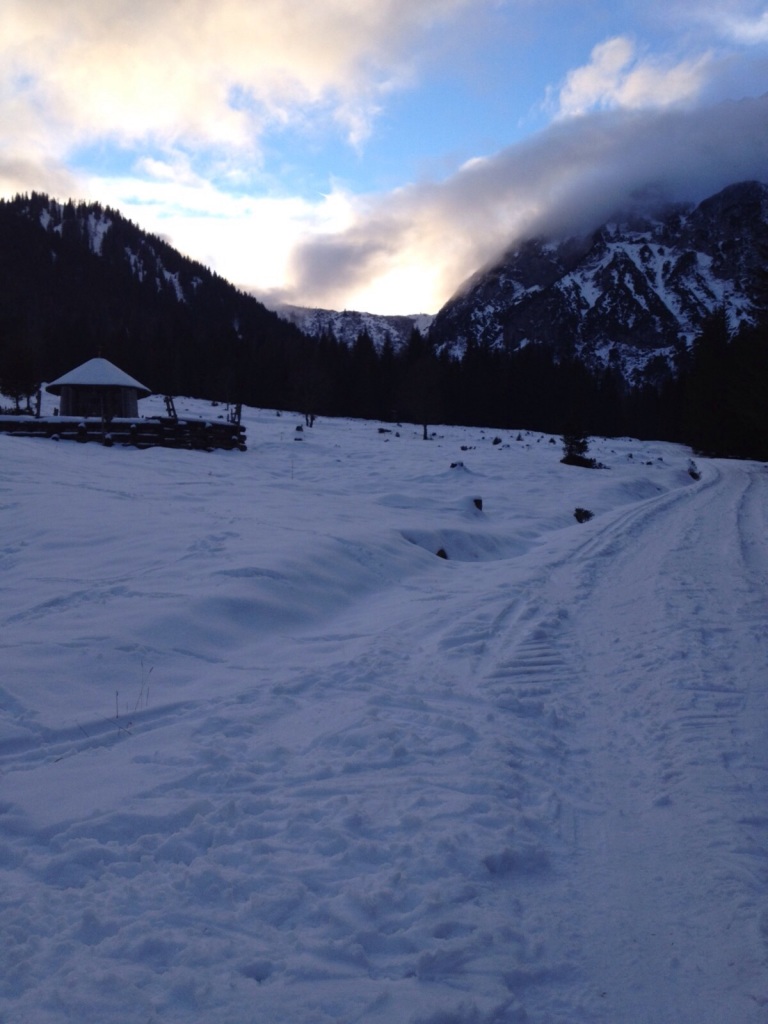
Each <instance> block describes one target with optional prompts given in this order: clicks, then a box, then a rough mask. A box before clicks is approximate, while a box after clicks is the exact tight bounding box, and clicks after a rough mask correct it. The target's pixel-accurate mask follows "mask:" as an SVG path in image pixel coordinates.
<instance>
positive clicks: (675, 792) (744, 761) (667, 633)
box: [571, 463, 768, 1024]
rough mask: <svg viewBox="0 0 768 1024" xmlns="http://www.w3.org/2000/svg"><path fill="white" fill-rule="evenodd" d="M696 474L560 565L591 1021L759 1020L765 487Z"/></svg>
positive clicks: (766, 651)
mask: <svg viewBox="0 0 768 1024" xmlns="http://www.w3.org/2000/svg"><path fill="white" fill-rule="evenodd" d="M709 472H710V473H711V474H712V476H711V477H710V479H708V480H706V482H703V483H702V484H701V485H700V486H699V487H698V488H696V489H692V490H688V491H684V492H682V493H680V494H676V495H673V496H671V498H670V497H664V498H661V499H659V500H658V502H656V503H655V505H654V504H651V505H650V506H646V508H644V509H643V510H642V512H641V514H640V515H637V514H636V513H633V512H629V513H626V514H623V515H620V516H619V517H618V523H617V525H616V526H615V527H613V528H611V529H608V530H602V531H601V532H600V534H599V535H598V537H597V538H596V540H595V542H594V545H593V546H591V547H589V548H588V550H587V551H585V552H583V553H582V555H581V556H580V557H581V558H583V559H584V560H583V564H581V565H578V562H577V563H576V566H574V567H573V568H576V569H577V572H576V574H575V575H576V577H577V578H576V586H575V590H574V594H573V600H574V603H575V606H576V609H577V610H576V613H575V616H574V618H575V623H574V626H575V632H576V633H577V634H578V637H579V646H580V648H581V655H582V659H583V666H584V687H585V689H584V710H585V719H584V720H583V723H582V725H583V726H584V727H586V728H588V734H589V739H590V744H589V748H588V749H587V750H585V753H584V755H583V756H582V757H581V758H579V757H575V758H574V759H573V760H574V763H573V764H572V772H573V776H574V781H575V782H579V783H582V784H583V789H584V794H585V797H586V799H587V800H588V801H589V805H590V807H591V808H592V809H593V810H594V813H589V810H588V811H587V813H583V812H582V813H579V812H578V811H576V813H575V816H574V829H575V845H576V849H577V851H578V853H579V857H578V858H577V861H576V863H575V866H576V868H577V871H576V872H575V874H574V877H573V879H572V880H571V881H572V882H573V884H574V885H575V887H576V889H577V890H580V891H582V892H584V891H589V892H590V901H589V904H590V905H589V906H587V907H584V908H582V909H583V910H586V914H585V917H584V920H583V921H581V922H571V924H572V925H573V926H574V929H575V935H576V936H577V941H578V943H579V945H580V946H581V948H583V949H589V950H591V951H592V952H591V957H590V961H591V962H590V971H591V976H590V977H589V978H588V979H586V980H587V982H588V986H589V990H590V992H591V994H592V995H593V996H594V994H595V993H597V994H598V995H599V997H600V999H602V1000H603V1002H604V1004H605V1006H604V1010H603V1013H602V1014H599V1013H597V1012H596V1013H595V1017H594V1019H597V1020H605V1021H613V1020H621V1021H638V1022H639V1021H640V1020H644V1021H649V1022H650V1021H657V1022H659V1024H661V1022H664V1021H670V1020H674V1021H683V1020H686V1021H687V1020H690V1021H700V1022H712V1024H716V1022H718V1021H723V1020H729V1021H740V1022H746V1021H755V1022H758V1021H763V1020H765V1019H766V1013H767V1012H768V991H766V987H765V982H766V979H765V959H766V941H767V940H768V935H766V934H765V925H766V922H768V914H766V911H767V910H768V892H766V881H767V880H768V873H767V870H768V813H766V812H767V811H768V774H767V770H768V751H767V750H766V745H765V741H766V735H768V685H766V684H768V644H767V642H766V611H767V608H768V605H767V604H766V580H767V579H768V558H766V548H765V545H763V544H762V543H761V542H760V538H764V537H765V536H766V526H767V525H768V479H766V475H765V473H764V472H760V473H755V472H754V470H750V469H748V468H746V467H744V466H741V465H739V464H735V463H734V464H728V463H720V464H718V466H717V468H714V467H709ZM617 613H618V616H617ZM605 622H610V623H611V624H612V626H611V628H610V629H605V628H604V626H603V624H604V623H605ZM617 627H618V628H617ZM579 762H581V763H579ZM595 878H597V879H600V885H599V886H598V887H597V889H595V886H594V879H595ZM578 906H579V901H578V900H576V907H577V908H578ZM600 990H602V991H600ZM591 1005H599V1004H595V1003H592V1004H591ZM589 1019H592V1018H591V1017H590V1018H589Z"/></svg>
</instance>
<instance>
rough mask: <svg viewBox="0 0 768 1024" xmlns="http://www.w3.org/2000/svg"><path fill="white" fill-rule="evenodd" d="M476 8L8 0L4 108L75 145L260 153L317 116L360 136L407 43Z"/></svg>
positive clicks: (403, 60) (403, 62)
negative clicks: (284, 128) (302, 115)
mask: <svg viewBox="0 0 768 1024" xmlns="http://www.w3.org/2000/svg"><path fill="white" fill-rule="evenodd" d="M468 2H470V0H421V2H420V3H419V4H413V3H411V2H409V0H357V2H355V3H354V4H350V3H348V2H347V0H323V2H317V0H258V2H255V0H219V2H217V3H216V4H211V3H209V2H207V0H183V2H181V3H172V4H171V3H157V2H156V0H135V2H133V3H131V4H125V3H117V2H104V0H80V2H78V3H77V4H75V5H72V4H62V3H60V2H59V0H5V3H4V10H3V15H2V20H3V26H4V30H3V32H2V33H0V66H2V67H4V68H5V72H4V73H3V77H4V88H3V90H2V93H0V95H2V97H3V100H2V107H0V113H3V114H4V115H5V117H7V116H8V114H9V113H13V111H9V108H8V104H10V103H17V104H18V103H21V104H22V105H23V106H24V108H25V109H26V111H30V112H34V111H35V110H40V109H45V111H46V120H47V123H48V124H49V126H53V127H54V128H56V127H58V128H59V129H63V130H65V131H66V133H67V137H68V140H69V141H70V142H75V143H76V142H83V141H84V140H87V139H91V138H94V137H99V138H100V137H107V138H110V139H113V140H119V141H121V142H123V143H126V144H131V143H134V142H136V141H137V140H147V139H150V140H153V141H154V142H155V144H161V145H164V146H167V147H174V146H178V145H183V146H187V147H189V148H191V149H194V148H195V147H210V146H218V147H222V148H226V149H229V150H232V149H235V150H242V149H249V148H250V149H252V150H257V148H258V141H259V137H260V135H261V134H262V132H263V131H264V130H265V128H267V127H268V126H270V125H274V124H280V123H285V122H287V121H289V120H290V119H291V118H292V117H293V116H294V112H295V111H300V110H303V109H306V108H308V107H310V108H317V109H320V110H321V112H327V115H328V117H329V118H330V120H332V121H334V122H335V123H336V124H338V125H341V126H342V128H343V129H344V130H345V131H346V132H347V133H348V135H349V136H350V137H351V139H352V140H353V141H354V140H359V139H360V138H361V137H362V136H364V135H365V133H366V132H367V131H368V130H369V128H370V121H371V119H372V118H373V117H374V116H375V113H376V110H377V104H378V96H379V93H380V92H381V91H386V90H388V89H390V88H392V87H393V83H395V82H396V81H397V80H398V78H399V77H401V76H405V75H406V66H407V58H408V42H409V39H410V38H411V36H412V35H413V34H414V33H416V32H418V31H419V30H420V29H421V28H423V27H424V26H425V25H428V24H429V23H430V21H432V20H434V19H439V18H441V17H447V16H449V15H450V14H451V13H452V12H453V11H455V10H456V9H457V8H459V7H461V6H462V5H463V4H466V3H468ZM2 108H4V109H2ZM16 113H17V115H18V111H17V112H16ZM18 123H19V122H18V120H17V121H16V124H17V125H18Z"/></svg>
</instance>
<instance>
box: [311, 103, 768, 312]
mask: <svg viewBox="0 0 768 1024" xmlns="http://www.w3.org/2000/svg"><path fill="white" fill-rule="evenodd" d="M766 168H768V96H762V97H759V98H754V99H745V100H741V101H738V102H727V103H722V104H717V105H713V106H709V107H706V108H702V109H696V110H687V109H683V110H680V109H670V110H661V111H659V110H612V111H600V112H595V113H591V114H588V115H584V116H581V117H573V118H569V119H564V120H560V121H557V122H555V123H554V124H552V125H551V126H550V127H549V128H547V129H545V130H543V131H542V132H540V133H539V134H537V135H536V136H534V137H532V138H530V139H529V140H527V141H525V142H523V143H520V144H517V145H514V146H512V147H509V148H507V149H505V150H502V151H501V152H499V153H498V154H496V155H494V156H491V157H488V158H485V159H478V160H473V161H470V162H469V163H468V164H466V165H465V166H464V167H463V168H462V169H461V170H460V171H459V172H458V173H457V174H455V175H454V176H453V177H451V178H450V179H448V180H447V181H444V182H441V183H422V184H419V185H412V186H409V187H408V188H404V189H400V190H398V191H397V192H394V193H392V194H391V195H389V196H384V197H379V198H378V199H374V200H370V201H369V203H368V204H367V205H365V206H360V207H359V208H358V209H357V211H356V219H355V221H354V223H353V224H352V225H351V226H350V227H349V228H348V229H346V230H344V231H342V232H338V233H335V234H333V235H329V236H327V237H320V238H314V239H309V240H307V241H305V242H304V244H303V245H301V246H299V247H298V248H297V250H296V252H295V254H294V258H293V263H292V275H293V279H292V288H291V298H292V299H293V300H294V301H300V302H310V303H314V304H318V305H329V306H338V305H339V304H347V305H348V306H352V307H356V308H375V306H374V305H373V303H374V301H379V302H381V301H382V296H381V294H380V291H379V289H378V288H377V282H381V281H389V283H390V284H391V280H392V278H391V275H393V274H397V275H398V276H399V278H400V279H401V280H403V281H408V280H409V279H413V280H414V281H417V282H418V283H419V285H420V286H421V288H420V294H421V296H422V300H423V301H422V303H421V305H420V306H419V307H416V308H412V309H411V311H412V312H417V311H419V309H425V308H426V309H427V310H428V311H432V310H435V309H436V308H438V307H439V305H440V304H441V303H442V302H444V301H445V300H446V299H447V298H448V297H449V295H450V294H451V293H452V292H453V291H454V290H455V289H456V288H457V287H458V286H459V285H460V283H461V282H462V281H463V280H464V279H465V278H466V277H467V276H468V275H470V274H471V273H472V272H473V271H475V270H476V269H477V268H478V267H480V266H481V265H483V264H485V263H487V262H488V261H489V260H491V259H493V258H494V257H496V256H498V255H499V254H500V252H501V251H503V250H504V249H505V248H507V247H508V246H509V245H511V244H512V243H513V242H514V241H515V240H519V239H522V238H524V237H531V236H533V235H536V234H540V233H543V234H547V233H552V234H570V233H577V232H580V231H586V230H589V229H591V228H593V227H596V226H597V225H599V224H600V223H602V222H603V221H604V220H605V219H606V218H609V217H610V216H611V215H613V214H615V213H616V212H618V211H619V210H621V209H623V208H625V207H626V206H627V205H628V204H635V205H638V206H640V205H643V204H644V203H648V202H650V201H651V200H653V201H654V202H660V201H667V200H669V201H678V200H693V201H695V200H700V199H702V198H704V197H705V196H707V195H709V194H711V193H713V192H715V191H717V190H718V189H719V188H722V187H724V186H725V185H727V184H729V183H732V182H734V181H739V180H744V179H750V178H758V179H762V180H764V179H765V178H766ZM371 282H373V283H371ZM397 298H398V297H397V296H395V300H397ZM392 311H395V310H392ZM397 311H399V312H404V311H406V310H405V307H404V306H403V305H400V306H399V309H398V310H397Z"/></svg>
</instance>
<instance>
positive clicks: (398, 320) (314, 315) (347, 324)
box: [275, 306, 433, 351]
mask: <svg viewBox="0 0 768 1024" xmlns="http://www.w3.org/2000/svg"><path fill="white" fill-rule="evenodd" d="M275 312H276V313H277V314H278V316H280V317H281V318H282V319H283V320H287V321H288V322H289V323H292V324H295V325H296V327H298V328H299V329H300V330H301V331H303V332H304V333H305V334H309V335H310V336H313V337H320V336H321V335H322V334H325V333H332V334H333V335H334V337H335V338H337V339H338V340H339V341H343V342H344V343H345V344H347V345H354V343H355V342H356V341H357V339H358V337H359V335H360V334H362V333H363V332H366V333H367V334H368V335H369V336H370V338H371V340H372V341H373V343H374V345H375V346H376V348H377V349H379V350H380V349H382V348H383V347H384V345H385V344H386V343H387V342H389V343H390V344H391V345H392V347H393V348H394V349H395V351H398V350H399V349H401V348H403V347H404V346H405V345H407V344H408V339H409V338H410V336H411V334H412V333H413V329H414V327H415V328H416V329H417V330H419V331H420V332H421V333H422V334H424V333H426V331H427V330H428V329H429V326H430V324H431V323H432V319H433V318H432V316H430V315H429V314H427V313H414V314H412V315H410V316H396V315H391V316H388V315H386V314H382V313H361V312H358V311H356V310H351V309H345V310H335V309H312V308H309V307H306V306H278V307H276V308H275Z"/></svg>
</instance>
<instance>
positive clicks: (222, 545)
mask: <svg viewBox="0 0 768 1024" xmlns="http://www.w3.org/2000/svg"><path fill="white" fill-rule="evenodd" d="M154 401H156V400H155V399H148V400H147V401H146V402H145V403H142V407H143V409H144V412H145V413H149V412H151V411H152V402H154ZM178 407H179V411H180V412H185V411H188V410H189V411H194V408H195V406H194V403H183V402H179V403H178ZM220 411H221V410H218V412H220ZM212 412H214V413H215V412H216V411H212V410H211V409H210V407H205V408H204V414H205V415H207V416H210V415H211V414H212ZM246 421H247V426H248V432H249V437H248V443H249V449H248V451H247V452H244V453H242V452H215V453H210V454H206V453H194V452H183V451H171V450H164V449H152V450H148V451H136V450H133V449H130V448H120V447H115V448H112V449H105V448H102V447H100V446H98V445H94V444H92V445H83V446H80V445H77V444H75V443H66V442H63V443H56V442H53V441H47V440H24V439H19V438H16V439H14V438H11V437H8V436H0V585H1V586H2V591H1V593H2V598H1V603H0V615H1V617H2V634H0V636H1V643H2V678H1V682H0V1020H2V1021H3V1022H4V1024H64V1022H67V1024H69V1022H77V1024H97V1022H98V1024H102V1022H105V1021H110V1022H121V1024H122V1022H126V1024H127V1022H130V1024H134V1022H135V1024H149V1022H160V1021H162V1022H195V1024H198V1022H216V1024H249V1022H254V1024H255V1022H259V1024H266V1022H270V1024H271V1022H287V1024H331V1022H333V1024H351V1022H372V1024H374V1022H386V1024H393V1022H398V1024H399V1022H404V1024H405V1022H410V1024H417V1022H418V1024H490V1022H500V1024H517V1022H527V1024H592V1022H600V1024H724V1022H725V1021H727V1022H728V1024H765V1021H766V1020H768V969H767V965H766V961H767V957H768V884H767V883H768V870H767V869H768V771H767V770H766V769H768V742H767V741H768V635H767V634H768V630H767V629H766V626H767V625H768V553H767V551H766V537H768V531H767V527H768V471H767V470H766V467H764V466H762V465H758V464H755V463H738V462H725V461H707V460H697V462H698V466H699V469H700V470H701V479H700V480H699V481H694V480H693V479H692V478H691V477H690V476H689V475H688V472H687V468H688V460H689V457H690V453H688V452H687V451H686V450H684V449H682V448H679V447H676V446H673V445H669V444H650V443H639V442H635V441H613V440H612V441H595V442H593V447H592V451H591V454H593V455H595V456H596V457H597V458H599V459H600V460H601V461H602V462H604V463H605V464H606V465H607V466H608V467H609V468H607V469H604V470H600V471H588V470H583V469H576V468H571V467H566V466H563V465H562V464H561V463H560V461H559V459H560V455H561V451H560V446H559V444H556V445H555V444H550V443H549V439H548V438H547V437H542V436H540V435H527V434H523V435H522V437H521V439H520V440H518V439H517V434H516V433H515V432H513V433H504V434H500V435H499V436H500V437H501V443H496V444H494V434H493V433H492V432H485V433H484V432H482V431H480V430H472V429H461V428H438V429H437V430H436V432H435V433H436V436H435V437H434V438H433V439H432V440H431V441H430V442H424V441H422V440H420V430H419V429H418V428H413V427H409V426H405V425H404V426H403V427H402V428H400V429H399V430H397V428H394V429H393V430H392V432H390V433H381V432H379V425H377V424H374V423H366V422H352V421H335V422H334V421H328V420H320V421H319V422H318V423H317V424H316V425H315V427H314V428H313V429H311V430H309V429H305V430H304V431H303V432H297V431H296V429H295V427H296V425H297V424H298V422H299V420H298V419H297V418H296V417H294V416H290V415H283V416H277V415H276V414H275V413H273V412H264V411H262V412H259V411H252V410H250V411H247V412H246ZM398 433H399V436H398ZM475 499H481V503H482V508H478V507H477V506H476V502H475ZM577 507H583V508H587V509H589V510H591V511H592V512H593V513H594V518H593V519H592V520H590V521H589V522H586V523H581V524H580V523H577V522H576V520H575V518H574V516H573V512H574V509H575V508H577ZM440 549H444V552H445V553H446V554H447V556H448V557H447V558H441V557H437V555H436V553H437V551H438V550H440Z"/></svg>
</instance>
